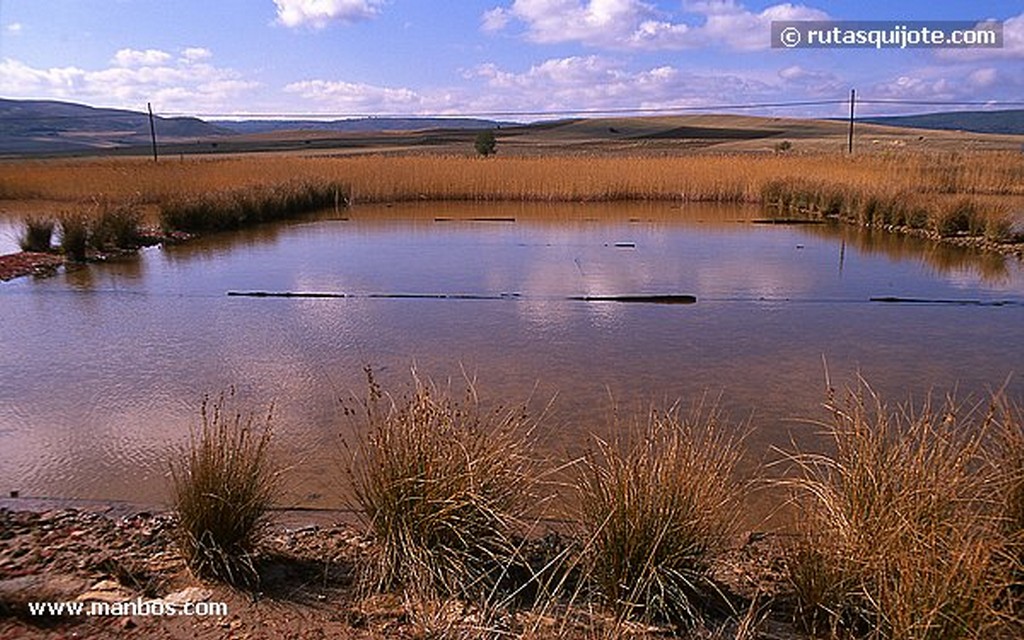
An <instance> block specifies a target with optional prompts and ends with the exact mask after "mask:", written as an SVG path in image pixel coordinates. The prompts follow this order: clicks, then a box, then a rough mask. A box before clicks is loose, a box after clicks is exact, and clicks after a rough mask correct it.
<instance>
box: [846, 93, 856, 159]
mask: <svg viewBox="0 0 1024 640" xmlns="http://www.w3.org/2000/svg"><path fill="white" fill-rule="evenodd" d="M856 102H857V91H856V90H855V89H850V134H849V136H848V137H847V141H846V151H847V153H849V154H850V155H853V105H854V104H855V103H856Z"/></svg>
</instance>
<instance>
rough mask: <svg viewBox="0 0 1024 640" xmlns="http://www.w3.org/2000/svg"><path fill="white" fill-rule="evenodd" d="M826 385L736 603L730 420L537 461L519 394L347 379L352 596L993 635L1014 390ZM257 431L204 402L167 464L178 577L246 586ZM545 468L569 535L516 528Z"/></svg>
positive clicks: (1011, 570)
mask: <svg viewBox="0 0 1024 640" xmlns="http://www.w3.org/2000/svg"><path fill="white" fill-rule="evenodd" d="M835 395H836V394H835V393H832V392H830V395H829V399H828V407H829V409H830V410H831V415H832V418H831V420H830V421H829V422H828V423H827V424H823V425H822V426H823V428H825V429H826V431H827V433H828V434H829V435H830V436H831V440H832V443H831V447H830V448H828V449H827V450H826V451H825V452H821V453H807V452H800V451H796V452H790V453H787V454H786V455H785V456H784V458H783V459H782V461H781V462H779V463H778V464H780V465H786V466H787V468H786V470H785V471H786V473H785V474H783V479H782V480H776V481H773V482H778V483H781V485H782V487H784V488H787V489H788V490H789V491H790V492H791V494H792V501H793V504H794V506H795V507H796V508H797V509H798V510H799V516H800V517H799V518H798V519H797V520H796V521H795V522H796V524H795V525H794V526H795V531H794V533H795V534H796V535H795V536H794V537H793V538H792V541H791V542H789V539H788V538H784V539H780V541H779V542H780V544H784V546H785V549H784V551H785V562H784V563H783V565H784V568H785V570H786V572H787V575H788V581H789V584H790V585H791V591H789V592H788V593H781V594H777V595H776V596H775V599H773V600H769V601H764V600H760V599H758V598H754V599H753V600H752V601H750V602H749V603H746V604H739V599H738V596H737V594H733V593H723V592H722V591H721V589H723V588H725V587H723V586H722V583H719V582H716V581H715V579H714V577H713V576H714V575H715V573H714V571H715V569H716V568H721V566H722V563H723V562H727V561H726V560H725V557H726V555H727V554H725V553H724V552H726V551H728V550H730V547H731V546H732V545H733V543H734V542H735V541H736V532H737V523H738V521H739V515H740V509H741V505H742V504H743V503H744V498H745V494H746V492H747V490H748V488H749V486H750V485H749V484H748V483H745V482H742V481H741V480H740V479H739V478H738V476H737V466H738V464H739V462H740V459H741V457H742V455H743V441H742V438H741V437H740V436H738V435H736V429H735V428H734V427H731V426H730V425H728V424H726V423H725V421H724V420H723V419H722V416H721V414H720V412H719V410H718V409H717V407H716V406H715V405H707V404H703V403H701V404H698V405H696V406H695V407H694V408H693V409H692V410H691V411H690V412H688V413H687V412H681V411H679V410H678V408H672V409H670V410H668V411H664V412H658V411H654V412H651V413H649V414H648V415H647V416H646V417H645V418H644V419H642V420H640V421H639V422H638V423H637V424H636V425H635V426H633V428H632V429H631V430H628V437H626V438H624V440H623V441H621V442H605V441H600V440H598V441H596V446H595V449H594V450H593V451H592V452H591V453H590V454H589V455H587V456H584V457H583V458H581V459H579V460H576V461H574V462H572V463H568V464H565V465H563V466H560V467H558V468H554V469H552V468H551V467H549V466H548V465H546V464H542V463H541V462H540V461H538V460H537V458H536V457H535V455H534V452H533V445H534V439H533V433H534V428H535V425H536V423H535V422H534V421H533V420H530V419H528V418H527V417H526V416H525V415H524V412H523V411H522V410H521V409H520V408H514V409H511V410H506V409H500V408H499V409H495V410H485V409H484V408H483V407H482V405H481V403H480V402H479V401H478V399H477V398H476V396H475V393H474V392H473V390H472V387H471V386H470V389H469V391H468V392H467V395H466V397H465V398H464V399H461V400H459V399H456V398H454V397H453V396H452V394H451V391H450V386H449V387H444V388H441V387H438V386H436V385H434V384H430V383H427V382H423V381H421V380H419V379H418V378H415V376H414V388H413V390H412V391H411V392H410V393H409V394H408V395H406V396H402V397H393V396H389V395H387V394H385V393H384V392H383V391H382V390H381V388H380V387H379V386H378V385H377V384H376V382H375V381H374V379H373V376H372V373H370V374H369V392H368V395H367V397H366V399H365V400H361V401H359V402H358V406H357V408H356V409H349V410H348V411H347V412H346V413H348V414H349V415H355V416H356V417H357V421H358V422H360V423H361V426H362V427H363V430H362V432H361V436H360V440H359V441H358V442H357V444H356V446H354V447H353V448H352V449H350V450H348V457H347V459H346V461H345V462H346V464H347V465H348V466H347V472H348V476H349V481H350V483H351V485H352V487H353V496H354V499H355V501H356V503H357V505H358V507H359V508H360V510H361V513H362V517H363V519H364V524H365V526H366V528H367V531H368V533H369V534H370V536H371V539H372V541H373V544H372V546H371V547H370V549H369V551H368V553H367V554H365V555H362V553H361V554H360V555H361V560H360V562H361V563H362V572H363V582H362V584H363V586H364V587H365V588H366V590H367V593H365V594H364V595H365V597H366V599H367V601H369V600H372V599H373V598H374V597H376V596H374V595H372V594H377V593H380V592H390V593H391V594H392V596H391V597H399V598H401V600H402V602H404V603H405V605H404V609H405V610H406V611H407V612H408V615H409V616H410V617H409V622H410V625H411V628H412V629H414V630H415V632H414V635H415V636H416V637H460V638H484V637H525V638H533V637H538V638H539V637H564V638H591V637H592V638H612V637H627V636H631V635H637V636H643V637H649V634H650V633H652V630H657V632H658V633H665V632H671V633H676V634H680V633H682V634H685V633H689V634H691V635H694V637H722V638H727V637H728V638H732V637H736V638H747V637H750V638H753V637H757V634H758V629H759V628H760V627H761V626H762V623H763V622H764V621H765V620H766V619H771V620H772V621H773V624H774V623H778V622H779V621H780V620H782V619H783V618H788V617H795V620H796V621H797V622H798V623H799V624H801V625H803V626H804V627H805V628H806V629H807V630H808V631H810V632H811V633H812V634H817V636H818V637H820V636H821V635H825V636H828V637H833V638H840V637H841V638H867V639H871V640H897V639H899V640H960V639H964V638H984V637H996V638H1002V637H1015V636H1013V635H1012V634H1013V633H1014V632H1017V631H1019V630H1020V629H1021V628H1022V624H1024V620H1022V616H1021V608H1020V607H1021V605H1022V603H1024V600H1022V597H1024V596H1022V584H1024V421H1022V420H1021V417H1022V416H1021V412H1020V409H1019V407H1017V406H1016V405H1014V404H1012V403H1010V402H1008V401H1007V400H1005V399H1004V398H1002V397H1001V396H999V395H997V396H995V397H994V399H993V400H992V401H990V402H989V403H987V404H985V403H982V404H977V405H965V404H961V403H957V402H954V401H953V400H951V399H950V400H947V401H946V402H944V403H941V404H933V403H925V404H924V405H923V406H921V407H913V406H909V405H908V406H900V407H895V408H892V407H889V406H887V405H886V404H885V403H884V402H883V401H882V399H881V398H879V397H878V396H876V395H875V394H874V393H873V392H872V391H871V389H870V387H868V386H867V384H866V383H863V382H862V383H860V386H858V387H857V388H854V389H852V390H850V391H849V392H848V393H847V394H846V396H845V397H844V398H842V399H837V398H836V397H835ZM269 444H270V429H269V418H268V419H267V421H266V422H259V421H255V420H253V419H251V418H250V419H243V418H242V417H241V415H239V414H229V413H227V412H226V410H225V403H224V399H223V398H222V399H221V400H219V401H218V402H216V403H214V404H213V405H212V406H210V405H209V404H204V407H203V411H202V424H201V426H200V427H199V428H198V429H196V430H194V431H193V433H192V437H191V440H190V444H189V446H188V447H187V448H185V449H183V450H181V452H180V454H179V455H178V456H177V458H176V459H175V460H174V461H173V462H172V480H173V491H172V493H173V499H174V507H175V510H176V512H177V514H178V518H179V528H178V544H179V547H180V550H181V553H182V555H183V556H184V558H185V559H186V561H187V562H188V563H189V565H190V566H191V567H192V568H193V570H194V571H195V572H196V573H198V574H200V575H204V576H209V577H214V578H219V579H224V580H227V581H230V582H232V583H235V584H246V585H251V584H254V583H255V582H256V581H257V580H258V575H257V572H256V570H255V568H254V567H255V565H254V563H253V557H254V554H255V553H256V552H257V544H258V542H259V539H260V535H261V533H262V532H263V531H264V529H265V527H266V525H267V523H268V514H269V509H270V507H271V505H272V503H273V499H274V496H275V494H276V490H277V487H278V477H279V474H278V471H277V468H276V467H275V466H274V464H273V462H272V460H271V458H270V456H269ZM563 472H567V474H568V475H567V476H566V475H564V474H563ZM556 476H557V477H562V478H566V477H567V478H568V481H567V482H565V483H563V484H560V485H557V486H560V487H562V488H565V489H568V490H569V493H570V494H571V498H572V500H571V505H570V509H569V514H570V516H569V519H568V522H567V525H566V526H569V527H570V529H571V531H572V533H573V535H572V536H570V537H564V536H555V538H557V540H555V541H548V539H547V538H544V539H540V540H531V539H530V538H529V533H530V531H531V530H534V528H535V526H536V525H537V523H538V522H539V521H540V519H542V518H544V517H545V516H547V517H550V516H551V515H552V514H553V513H554V511H553V510H549V509H547V508H546V507H547V504H548V503H547V502H546V500H545V497H544V496H545V495H546V494H547V493H549V490H550V489H552V488H553V487H554V486H555V485H553V484H551V483H549V482H548V478H551V477H556ZM558 513H559V515H565V514H564V512H562V511H559V512H558ZM538 543H539V544H538ZM549 543H550V544H551V545H552V547H551V548H550V549H547V548H545V550H544V551H543V552H540V553H538V550H539V549H541V548H542V547H544V546H545V545H548V544H549ZM733 557H734V556H733ZM527 593H528V594H529V595H526V594H527ZM733 607H735V609H734V608H733ZM744 609H746V612H745V613H744ZM708 634H711V635H710V636H709V635H708Z"/></svg>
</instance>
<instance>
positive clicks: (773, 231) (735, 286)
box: [0, 203, 1024, 507]
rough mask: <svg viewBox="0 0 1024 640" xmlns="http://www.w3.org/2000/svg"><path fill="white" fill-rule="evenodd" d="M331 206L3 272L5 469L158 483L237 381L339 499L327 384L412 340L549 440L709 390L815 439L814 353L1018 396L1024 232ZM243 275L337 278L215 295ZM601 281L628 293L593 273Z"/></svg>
mask: <svg viewBox="0 0 1024 640" xmlns="http://www.w3.org/2000/svg"><path fill="white" fill-rule="evenodd" d="M342 213H343V214H344V216H345V218H344V219H339V218H338V217H336V216H334V214H333V213H332V214H325V215H324V216H313V217H310V218H308V219H304V220H301V221H297V222H293V223H289V224H282V225H273V226H265V227H260V228H257V229H252V230H247V231H243V232H238V233H232V234H227V235H220V236H211V237H207V238H203V239H200V240H197V241H194V242H191V243H187V244H183V245H179V246H169V247H158V248H151V249H147V250H145V251H143V252H142V253H141V254H139V255H138V256H137V257H133V258H130V259H126V260H122V261H116V262H110V263H106V264H93V265H90V266H87V267H83V268H79V269H74V270H69V271H67V272H61V273H59V274H58V275H56V276H54V277H51V278H46V279H32V278H24V279H20V280H16V281H12V282H8V283H2V284H0V310H2V318H3V320H2V324H0V490H2V491H3V494H4V495H6V494H7V492H8V491H12V490H18V491H20V493H21V495H23V496H36V497H43V496H47V497H61V498H87V499H100V500H128V501H132V502H139V503H144V504H153V503H157V504H158V503H160V502H161V501H162V500H164V499H165V497H166V477H167V475H168V474H167V458H168V452H169V451H172V450H173V449H174V447H177V446H180V445H182V444H183V443H185V442H187V438H188V435H187V434H188V431H189V428H190V426H192V425H195V424H196V422H197V421H198V417H199V411H198V409H199V406H200V403H201V402H202V399H203V397H204V395H207V394H209V395H214V396H215V395H217V394H219V393H221V392H224V391H226V390H229V389H233V390H234V394H235V399H236V401H237V406H241V407H243V408H244V409H245V410H253V411H257V412H260V413H262V412H265V411H266V410H267V408H268V407H269V405H270V404H271V403H272V404H273V413H274V424H275V430H276V433H277V436H278V445H279V455H281V456H282V458H283V459H284V460H285V461H286V463H287V464H288V465H289V466H290V470H289V474H288V478H289V492H288V496H287V498H286V501H287V503H288V506H304V507H336V506H340V505H341V500H342V499H341V496H342V494H343V493H344V491H345V478H344V473H343V472H342V462H340V460H341V459H342V458H343V456H344V447H343V446H342V444H341V442H342V440H343V439H349V440H350V439H351V437H352V431H353V429H355V428H356V427H355V425H354V424H353V421H352V420H351V419H346V418H344V417H343V416H342V404H343V401H344V402H349V400H350V399H351V398H352V396H353V395H355V396H359V395H362V394H364V393H365V388H366V381H365V375H364V373H363V369H364V367H367V366H368V367H371V368H372V369H373V370H374V371H375V372H376V373H375V375H376V376H377V378H378V380H380V381H381V382H382V383H383V384H384V386H385V388H387V389H389V390H392V391H394V392H395V393H401V392H403V390H407V389H408V388H409V385H410V384H411V380H412V374H411V371H412V369H413V368H415V369H416V371H417V372H418V374H419V375H420V376H422V377H424V378H427V377H429V378H431V379H433V380H435V381H440V382H442V383H443V382H444V381H447V380H451V384H452V388H453V389H456V390H458V392H461V390H462V389H463V388H464V387H465V386H466V383H465V380H466V379H472V380H474V381H475V385H476V388H477V389H478V391H479V393H480V395H481V396H482V398H483V400H484V402H485V403H489V404H499V403H504V404H518V403H524V402H525V403H528V404H529V406H530V408H531V410H532V411H533V412H534V413H535V414H541V413H542V414H543V420H542V422H541V425H540V427H539V429H538V435H539V437H540V438H541V441H542V443H543V446H544V448H545V451H546V452H548V453H550V454H551V455H572V453H573V452H578V451H580V450H582V449H583V448H585V447H586V446H587V445H588V443H589V442H590V438H591V436H592V435H595V434H596V435H603V436H608V435H609V434H612V433H613V432H614V431H615V430H616V429H622V428H624V427H623V424H624V423H628V422H629V421H630V420H631V416H635V415H641V414H643V413H644V412H645V411H646V410H648V409H649V408H651V407H657V408H664V407H667V406H669V405H671V404H672V403H674V402H679V403H681V405H682V406H684V407H686V406H689V405H691V404H692V403H694V402H697V401H699V400H700V398H701V397H703V396H708V397H710V398H711V399H717V400H718V402H719V403H720V404H721V406H722V408H723V410H724V411H725V412H726V413H727V414H728V415H729V416H730V417H731V419H732V420H733V422H735V423H736V424H737V425H745V426H738V427H737V428H745V429H749V431H750V435H749V436H748V441H747V445H748V449H749V451H750V459H751V461H752V462H755V461H758V460H761V459H763V458H765V457H770V456H771V452H772V451H773V447H782V448H788V447H790V446H791V443H796V444H798V445H800V446H804V447H813V446H817V445H818V444H820V443H819V442H818V440H817V438H818V437H819V436H820V427H819V426H817V425H815V424H814V422H813V421H814V420H821V419H823V418H824V415H823V411H822V409H821V405H822V403H823V401H824V399H825V394H824V386H825V384H824V380H825V376H826V371H827V373H828V375H829V376H830V377H831V379H832V381H833V384H834V385H836V386H842V385H848V384H852V383H853V382H854V381H855V380H856V376H857V375H858V374H859V375H862V376H863V377H864V378H865V379H866V380H868V381H869V382H870V383H871V385H872V386H873V388H875V389H876V390H877V391H878V392H880V393H881V394H883V395H884V396H885V397H886V398H887V399H889V400H891V401H892V402H894V403H895V402H897V401H905V400H907V399H910V398H913V399H914V400H915V401H917V402H920V401H922V400H923V399H924V398H925V397H927V396H928V394H929V393H934V394H935V395H937V396H939V398H938V399H941V396H942V395H943V394H945V393H946V392H948V391H951V390H956V393H957V396H958V397H960V398H962V399H964V400H970V399H974V400H977V399H981V398H984V397H985V396H986V394H987V393H988V392H990V391H992V390H995V389H998V388H1000V387H1003V386H1004V385H1005V387H1006V390H1007V392H1008V393H1009V395H1010V396H1011V397H1013V398H1015V399H1018V400H1019V399H1021V398H1024V380H1022V378H1021V375H1020V374H1021V373H1022V372H1021V370H1020V369H1021V365H1022V363H1024V269H1022V266H1021V263H1020V262H1019V261H1018V260H1016V259H1005V258H1002V257H998V256H991V255H979V254H974V253H971V252H969V251H967V250H964V249H957V248H951V247H946V246H936V245H934V244H931V243H928V242H924V241H921V240H916V239H913V238H905V237H898V236H893V235H890V234H885V233H882V232H870V231H866V230H862V229H854V228H850V227H841V226H833V225H780V224H760V223H758V219H759V218H762V217H763V215H764V214H763V213H762V212H761V211H760V210H758V209H757V208H744V207H722V206H685V207H680V206H671V205H667V204H563V205H542V204H529V205H526V204H487V205H479V204H467V203H454V204H447V203H414V204H408V205H395V206H393V207H385V206H357V207H355V208H353V209H351V210H350V211H347V212H342ZM9 228H10V225H8V229H9ZM8 235H9V232H8ZM253 291H262V292H305V293H310V292H317V293H329V294H337V295H339V296H340V295H341V294H344V295H345V297H308V298H307V297H288V298H281V297H242V296H229V295H227V294H228V293H229V292H253ZM652 295H653V296H666V295H667V296H674V295H687V296H695V297H696V302H695V303H693V304H658V303H657V301H658V298H655V299H654V300H646V301H645V300H643V299H642V298H640V297H641V296H652ZM614 296H633V297H634V298H633V300H634V301H633V302H624V301H615V300H607V299H605V300H594V299H593V298H602V297H605V298H607V297H614ZM586 298H591V299H589V300H588V299H586ZM872 299H874V300H872ZM896 300H900V301H896ZM661 301H662V302H664V301H665V299H664V298H662V299H661ZM669 301H678V299H670V300H669ZM616 414H617V415H618V422H616V421H615V420H614V419H613V416H614V415H616Z"/></svg>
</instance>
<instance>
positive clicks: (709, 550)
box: [575, 407, 743, 627]
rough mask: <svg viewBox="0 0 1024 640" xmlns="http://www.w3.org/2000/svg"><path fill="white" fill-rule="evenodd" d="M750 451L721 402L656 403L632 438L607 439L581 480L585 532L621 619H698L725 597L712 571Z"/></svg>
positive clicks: (600, 588) (604, 593)
mask: <svg viewBox="0 0 1024 640" xmlns="http://www.w3.org/2000/svg"><path fill="white" fill-rule="evenodd" d="M740 456H741V443H740V441H739V440H738V439H736V438H734V437H732V436H730V435H729V434H728V433H727V430H726V427H725V425H724V424H723V423H722V420H721V416H720V414H719V411H718V410H717V409H716V408H714V407H712V408H710V409H704V408H703V407H698V408H696V409H695V410H694V411H692V412H691V414H690V415H688V416H681V415H680V414H679V412H678V410H677V409H673V410H670V411H668V412H665V413H659V412H652V413H651V414H650V416H649V417H648V421H647V424H646V425H644V427H643V428H642V430H641V431H639V432H638V433H637V434H635V436H634V441H633V442H632V443H630V444H629V445H627V446H624V447H623V446H616V445H613V444H610V443H607V442H603V441H598V450H597V452H596V453H595V454H594V455H592V456H590V457H589V458H588V459H587V460H586V463H585V464H584V465H583V467H582V470H581V472H580V473H579V474H578V476H577V478H576V482H575V487H576V494H577V503H578V505H579V513H578V516H577V518H578V521H579V523H580V531H579V534H578V538H579V540H580V541H581V543H582V544H584V551H583V553H584V556H585V560H584V566H585V567H586V573H587V574H588V575H589V577H590V579H591V580H592V582H593V583H594V585H595V587H596V590H597V592H598V593H600V594H601V597H602V599H603V600H604V602H605V603H607V604H608V605H610V606H611V607H612V609H613V610H614V611H615V612H616V615H617V617H618V619H619V620H622V621H626V620H643V621H648V622H667V623H670V624H673V625H676V626H681V627H688V626H692V625H694V624H696V623H697V622H699V621H700V620H701V617H702V607H703V606H704V604H705V603H706V602H707V601H709V600H719V598H717V597H716V588H715V586H714V584H713V582H712V581H711V579H710V571H711V568H712V566H713V565H714V563H715V562H716V560H718V559H719V557H720V554H721V553H722V552H723V551H724V550H725V548H726V547H727V544H728V542H729V541H730V538H731V537H732V536H733V535H734V534H735V532H736V525H737V521H738V513H739V504H740V498H741V495H742V491H743V489H742V485H741V484H740V483H739V482H738V481H737V480H736V479H735V472H736V466H737V464H738V462H739V460H740Z"/></svg>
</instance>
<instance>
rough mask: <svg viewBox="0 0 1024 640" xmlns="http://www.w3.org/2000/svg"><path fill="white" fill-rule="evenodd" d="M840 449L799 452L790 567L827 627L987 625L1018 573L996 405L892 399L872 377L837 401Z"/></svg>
mask: <svg viewBox="0 0 1024 640" xmlns="http://www.w3.org/2000/svg"><path fill="white" fill-rule="evenodd" d="M829 409H830V410H831V413H832V421H831V423H830V424H828V425H826V429H827V432H828V434H829V435H830V436H831V438H832V444H833V451H832V452H831V453H827V454H806V453H797V454H792V455H790V456H789V458H788V459H789V461H790V462H792V463H794V464H795V471H796V472H795V473H794V474H792V475H791V476H790V477H789V478H788V479H787V480H785V481H783V482H784V484H786V485H787V486H789V487H790V489H792V490H793V492H794V502H795V504H796V505H797V507H798V508H799V514H800V517H799V520H798V529H799V533H800V535H799V537H798V540H799V542H798V543H797V544H796V545H795V546H794V548H793V549H792V550H791V553H790V554H789V559H788V568H789V577H790V580H791V582H792V584H793V587H794V591H795V595H796V611H797V617H798V619H799V621H800V622H802V623H803V624H804V625H805V626H807V627H809V628H811V629H813V630H815V631H818V632H826V631H827V632H831V633H832V634H833V635H836V634H840V633H842V634H853V635H854V636H858V637H868V638H882V639H890V638H891V639H900V640H903V639H906V640H918V639H919V640H956V639H959V638H972V637H985V634H986V633H987V632H991V631H992V625H993V624H995V622H996V621H997V619H998V616H997V615H996V614H995V610H996V606H997V601H998V599H999V597H1000V595H1001V594H1002V593H1003V592H1004V588H1005V586H1006V585H1007V583H1008V582H1007V580H1008V575H1007V563H1006V562H1005V559H1004V554H1003V551H1004V550H1005V537H1004V536H1003V535H1002V534H1001V532H1000V531H999V520H1000V518H999V516H998V512H999V505H998V502H999V500H998V498H997V497H996V496H998V492H996V491H995V488H996V485H995V482H994V480H995V479H996V478H997V477H998V474H994V473H993V472H992V465H991V464H990V458H989V456H988V454H987V452H986V445H985V442H986V440H987V438H988V434H989V432H990V427H991V424H992V416H993V413H992V412H991V411H988V412H985V411H983V410H981V409H980V408H977V407H976V408H973V409H969V408H965V407H963V406H960V405H957V404H956V403H954V402H953V401H952V400H950V401H947V402H946V403H945V404H944V405H942V406H941V407H933V406H931V404H925V405H924V406H923V407H922V408H920V409H917V410H915V409H913V408H909V407H902V408H897V409H890V408H889V407H887V406H886V405H885V404H884V403H883V402H882V401H881V400H880V399H879V398H878V396H876V395H875V394H874V393H873V392H872V391H871V390H870V388H868V387H867V385H866V384H863V383H861V385H860V386H859V387H858V388H857V389H855V390H853V391H851V392H850V393H849V397H848V398H847V399H846V401H845V402H842V403H837V402H830V406H829Z"/></svg>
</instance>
